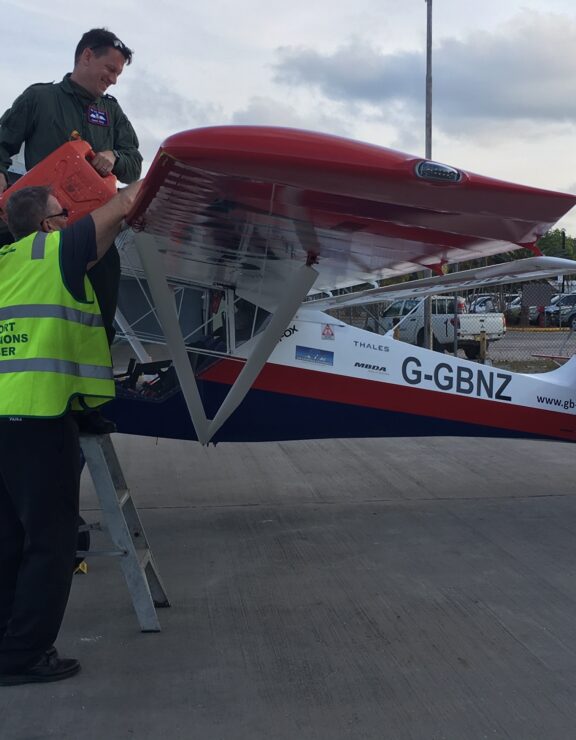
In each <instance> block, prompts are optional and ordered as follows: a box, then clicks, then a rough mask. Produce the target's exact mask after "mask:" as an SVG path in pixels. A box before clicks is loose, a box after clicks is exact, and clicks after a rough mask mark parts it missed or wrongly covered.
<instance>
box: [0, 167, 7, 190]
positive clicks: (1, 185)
mask: <svg viewBox="0 0 576 740" xmlns="http://www.w3.org/2000/svg"><path fill="white" fill-rule="evenodd" d="M7 187H8V183H7V182H6V175H5V174H4V173H3V172H0V193H3V192H4V191H5V190H6V188H7Z"/></svg>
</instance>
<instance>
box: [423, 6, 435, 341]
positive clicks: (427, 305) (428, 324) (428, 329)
mask: <svg viewBox="0 0 576 740" xmlns="http://www.w3.org/2000/svg"><path fill="white" fill-rule="evenodd" d="M426 5H427V8H426V10H427V19H426V133H425V149H426V153H425V156H426V159H432V0H426ZM430 275H432V271H431V270H426V272H425V273H424V277H429V276H430ZM431 306H432V299H431V298H426V299H425V300H424V346H425V347H426V348H427V349H431V348H432V335H433V332H432V310H431Z"/></svg>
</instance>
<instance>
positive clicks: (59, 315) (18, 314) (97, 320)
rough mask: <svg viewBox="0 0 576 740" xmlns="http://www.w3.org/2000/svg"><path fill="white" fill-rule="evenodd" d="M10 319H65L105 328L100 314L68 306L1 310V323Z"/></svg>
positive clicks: (20, 307)
mask: <svg viewBox="0 0 576 740" xmlns="http://www.w3.org/2000/svg"><path fill="white" fill-rule="evenodd" d="M10 319H64V320H65V321H75V322H76V323H78V324H82V325H84V326H104V322H103V321H102V316H100V314H93V313H87V312H86V311H79V310H78V309H76V308H68V307H66V306H43V305H42V304H39V305H35V304H32V305H26V306H10V307H9V308H0V321H9V320H10Z"/></svg>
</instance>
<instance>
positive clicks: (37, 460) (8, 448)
mask: <svg viewBox="0 0 576 740" xmlns="http://www.w3.org/2000/svg"><path fill="white" fill-rule="evenodd" d="M79 490H80V444H79V440H78V428H77V426H76V423H75V422H74V420H73V419H72V417H71V415H70V414H67V415H66V416H64V417H62V418H60V419H30V420H28V419H24V420H22V421H12V420H9V419H0V673H9V672H11V671H13V670H17V669H19V668H26V667H28V666H30V665H33V664H34V663H36V662H37V661H38V660H39V659H40V657H42V654H43V653H44V652H45V651H46V650H47V649H48V648H50V647H51V646H52V645H53V644H54V641H55V640H56V637H57V635H58V632H59V630H60V625H61V623H62V619H63V617H64V611H65V609H66V604H67V602H68V596H69V593H70V586H71V583H72V575H73V570H74V561H75V553H76V544H77V538H78V508H79V504H78V499H79Z"/></svg>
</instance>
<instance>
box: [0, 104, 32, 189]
mask: <svg viewBox="0 0 576 740" xmlns="http://www.w3.org/2000/svg"><path fill="white" fill-rule="evenodd" d="M30 105H31V101H30V95H29V94H28V90H25V91H24V92H23V93H22V95H20V96H19V97H18V98H16V100H15V101H14V103H13V104H12V107H11V108H8V110H7V111H6V113H4V115H3V116H2V118H0V193H2V192H4V190H6V187H7V181H6V173H7V171H8V168H9V167H10V165H11V163H12V157H13V156H14V155H15V154H18V152H19V151H20V147H21V146H22V143H23V142H24V141H26V139H27V138H28V135H29V133H30V131H31V129H32V126H33V116H32V111H31V108H30Z"/></svg>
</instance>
